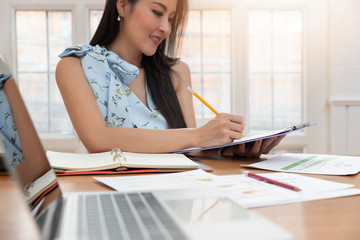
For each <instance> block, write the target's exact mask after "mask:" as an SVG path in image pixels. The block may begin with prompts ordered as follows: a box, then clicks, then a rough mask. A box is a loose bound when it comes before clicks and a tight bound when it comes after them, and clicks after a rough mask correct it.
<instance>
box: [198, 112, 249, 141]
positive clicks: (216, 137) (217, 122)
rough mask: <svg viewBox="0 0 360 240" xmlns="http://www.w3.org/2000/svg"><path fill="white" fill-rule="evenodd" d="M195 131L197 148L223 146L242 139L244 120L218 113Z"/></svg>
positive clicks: (239, 117) (240, 117) (237, 116)
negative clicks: (197, 141) (197, 140)
mask: <svg viewBox="0 0 360 240" xmlns="http://www.w3.org/2000/svg"><path fill="white" fill-rule="evenodd" d="M196 130H197V134H198V137H199V138H198V139H199V143H198V146H199V147H211V146H216V145H223V144H227V143H231V142H233V141H234V139H240V138H242V137H243V133H242V132H243V130H244V118H243V117H242V116H240V115H233V114H229V113H220V114H218V115H217V116H216V117H215V118H214V119H212V120H211V121H209V122H208V123H207V124H205V125H204V126H202V127H199V128H197V129H196Z"/></svg>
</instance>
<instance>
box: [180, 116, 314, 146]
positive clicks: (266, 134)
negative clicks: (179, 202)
mask: <svg viewBox="0 0 360 240" xmlns="http://www.w3.org/2000/svg"><path fill="white" fill-rule="evenodd" d="M316 124H317V123H312V124H311V123H309V122H305V123H301V124H298V125H293V126H290V127H288V128H285V129H280V130H273V131H267V132H263V133H257V134H254V135H250V136H244V137H243V138H241V139H237V140H234V141H233V142H231V143H227V144H224V145H217V146H212V147H198V148H196V147H195V148H186V149H182V150H179V151H176V152H174V153H186V152H193V151H201V150H209V149H216V148H222V147H229V146H233V145H239V144H242V143H248V142H254V141H257V140H262V139H267V138H272V137H277V136H282V135H287V134H290V133H293V132H296V131H299V130H301V129H304V128H307V127H311V126H314V125H316Z"/></svg>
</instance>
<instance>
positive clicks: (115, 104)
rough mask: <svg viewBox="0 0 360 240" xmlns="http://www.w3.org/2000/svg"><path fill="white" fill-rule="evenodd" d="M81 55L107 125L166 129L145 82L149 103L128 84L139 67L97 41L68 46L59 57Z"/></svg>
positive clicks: (78, 56) (164, 121)
mask: <svg viewBox="0 0 360 240" xmlns="http://www.w3.org/2000/svg"><path fill="white" fill-rule="evenodd" d="M67 56H72V57H77V58H79V59H81V64H82V68H83V70H84V72H85V76H86V79H87V81H88V83H89V85H90V87H91V89H92V91H93V93H94V97H95V99H96V101H97V104H98V106H99V108H100V110H101V113H102V115H103V117H104V119H105V122H106V125H107V126H108V127H128V128H147V129H168V128H169V127H168V125H167V122H166V120H165V118H164V117H163V116H162V115H161V114H160V112H158V108H157V107H156V106H155V104H154V102H153V99H152V97H151V94H150V91H149V89H148V87H147V85H146V96H147V103H148V106H149V107H147V106H145V104H143V103H142V102H141V101H140V100H139V98H138V97H137V96H136V95H135V94H134V93H133V92H132V91H131V90H130V88H128V86H127V85H128V84H130V83H131V82H132V81H134V80H135V79H136V78H137V76H138V74H139V69H138V68H137V67H136V66H134V65H132V64H130V63H128V62H126V61H124V60H123V59H121V58H120V57H119V56H118V55H116V54H115V53H113V52H111V51H108V50H107V49H105V48H104V47H100V46H99V45H96V46H91V45H88V44H84V45H78V46H73V47H69V48H67V49H66V50H65V51H64V52H63V53H61V54H60V55H59V57H61V58H63V57H67Z"/></svg>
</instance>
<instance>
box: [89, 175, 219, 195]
mask: <svg viewBox="0 0 360 240" xmlns="http://www.w3.org/2000/svg"><path fill="white" fill-rule="evenodd" d="M214 177H216V175H213V174H209V173H207V172H205V171H203V170H192V171H186V172H180V173H169V174H156V175H146V176H130V177H94V179H96V180H97V181H99V182H102V183H103V184H105V185H107V186H109V187H111V188H113V189H115V190H117V191H119V192H129V191H149V190H163V189H179V188H196V187H201V186H203V185H201V182H203V181H213V178H214Z"/></svg>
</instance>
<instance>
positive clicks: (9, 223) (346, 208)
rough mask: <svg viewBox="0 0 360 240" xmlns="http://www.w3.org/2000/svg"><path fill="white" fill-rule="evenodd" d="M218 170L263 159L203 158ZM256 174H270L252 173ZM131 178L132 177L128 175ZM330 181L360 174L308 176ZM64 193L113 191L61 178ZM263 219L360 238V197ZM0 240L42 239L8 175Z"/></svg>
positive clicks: (308, 232) (2, 181)
mask: <svg viewBox="0 0 360 240" xmlns="http://www.w3.org/2000/svg"><path fill="white" fill-rule="evenodd" d="M199 159H200V160H201V161H203V162H204V163H206V164H208V165H209V166H211V167H212V168H214V172H213V173H214V174H216V175H228V174H241V173H242V171H243V170H244V169H243V168H242V167H241V165H242V164H250V163H254V162H257V161H259V159H246V158H242V159H235V158H232V157H219V156H199ZM251 171H252V172H255V173H262V172H266V171H262V170H251ZM127 176H129V175H127ZM308 176H314V177H318V178H322V179H326V180H333V181H337V182H342V183H351V184H354V185H355V187H356V188H360V174H357V175H354V176H343V177H341V176H321V175H308ZM59 183H60V187H61V189H62V191H63V192H78V191H112V189H110V188H108V187H106V186H104V185H102V184H101V183H99V182H97V181H96V180H94V179H93V178H92V176H67V177H59ZM252 210H253V211H256V212H258V213H260V214H262V215H263V216H265V217H267V218H269V219H270V220H272V221H273V222H275V223H277V224H278V225H280V226H282V227H284V228H285V229H287V230H288V231H289V232H291V233H292V234H293V235H295V237H296V239H342V240H343V239H360V196H351V197H343V198H336V199H328V200H317V201H310V202H303V203H292V204H286V205H278V206H270V207H261V208H254V209H252ZM0 211H1V218H0V238H1V239H40V237H39V233H38V231H37V229H36V227H35V226H34V224H32V222H31V221H29V220H30V219H31V217H30V213H29V212H28V211H27V209H26V205H25V204H24V203H23V202H22V201H21V193H20V190H18V189H17V188H16V187H15V183H14V182H13V181H12V180H11V179H10V178H9V177H8V176H0Z"/></svg>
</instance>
